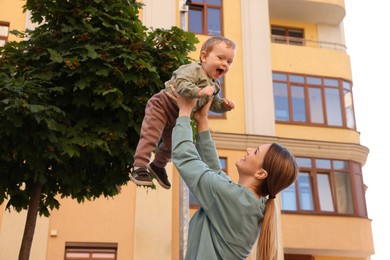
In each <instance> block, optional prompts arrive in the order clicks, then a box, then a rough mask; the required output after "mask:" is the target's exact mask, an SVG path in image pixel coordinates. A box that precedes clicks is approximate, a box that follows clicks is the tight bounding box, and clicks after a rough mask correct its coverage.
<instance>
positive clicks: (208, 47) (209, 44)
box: [199, 36, 236, 61]
mask: <svg viewBox="0 0 390 260" xmlns="http://www.w3.org/2000/svg"><path fill="white" fill-rule="evenodd" d="M221 42H224V43H226V46H227V47H228V48H233V49H236V43H235V42H233V41H232V40H230V39H228V38H226V37H223V36H213V37H210V38H208V39H207V40H206V41H205V42H204V43H203V45H202V48H201V49H200V53H202V52H205V53H206V55H208V54H209V53H210V52H211V51H212V50H213V47H214V46H215V45H217V44H219V43H221ZM199 60H200V61H201V58H200V56H199Z"/></svg>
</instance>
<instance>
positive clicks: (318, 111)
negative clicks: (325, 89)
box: [309, 88, 324, 124]
mask: <svg viewBox="0 0 390 260" xmlns="http://www.w3.org/2000/svg"><path fill="white" fill-rule="evenodd" d="M309 107H310V119H311V122H312V123H321V124H323V123H324V111H323V108H322V95H321V90H320V89H318V88H309Z"/></svg>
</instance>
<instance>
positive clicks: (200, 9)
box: [188, 0, 222, 35]
mask: <svg viewBox="0 0 390 260" xmlns="http://www.w3.org/2000/svg"><path fill="white" fill-rule="evenodd" d="M188 31H190V32H192V33H197V34H206V35H222V0H192V3H191V4H190V6H189V12H188Z"/></svg>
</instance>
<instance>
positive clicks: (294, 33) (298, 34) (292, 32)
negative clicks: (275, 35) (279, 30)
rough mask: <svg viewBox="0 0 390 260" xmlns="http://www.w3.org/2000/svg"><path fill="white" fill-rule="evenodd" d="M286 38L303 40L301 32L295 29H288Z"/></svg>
mask: <svg viewBox="0 0 390 260" xmlns="http://www.w3.org/2000/svg"><path fill="white" fill-rule="evenodd" d="M288 36H290V37H296V38H303V31H302V30H296V29H288Z"/></svg>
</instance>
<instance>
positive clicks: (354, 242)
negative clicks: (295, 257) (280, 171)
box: [282, 214, 374, 257]
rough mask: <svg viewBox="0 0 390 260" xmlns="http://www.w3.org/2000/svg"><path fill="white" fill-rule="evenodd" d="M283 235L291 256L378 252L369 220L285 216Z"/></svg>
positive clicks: (354, 254)
mask: <svg viewBox="0 0 390 260" xmlns="http://www.w3.org/2000/svg"><path fill="white" fill-rule="evenodd" d="M302 223H305V224H304V225H302ZM282 233H283V244H284V247H285V248H286V252H288V253H296V254H300V253H303V252H305V253H306V254H313V255H324V256H348V257H369V256H370V255H372V254H373V253H374V245H373V241H372V232H371V221H370V220H369V219H366V218H351V217H350V218H346V217H342V216H324V215H321V216H315V215H301V214H300V215H298V214H283V215H282Z"/></svg>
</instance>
